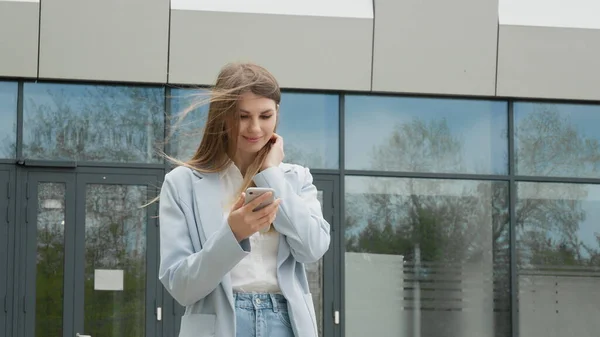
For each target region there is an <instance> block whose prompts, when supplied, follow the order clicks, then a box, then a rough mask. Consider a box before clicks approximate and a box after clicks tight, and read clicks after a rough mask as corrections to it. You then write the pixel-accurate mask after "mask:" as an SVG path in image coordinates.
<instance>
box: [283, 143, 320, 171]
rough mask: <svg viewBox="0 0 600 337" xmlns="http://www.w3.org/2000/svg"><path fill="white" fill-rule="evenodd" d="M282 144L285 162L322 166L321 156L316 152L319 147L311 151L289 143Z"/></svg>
mask: <svg viewBox="0 0 600 337" xmlns="http://www.w3.org/2000/svg"><path fill="white" fill-rule="evenodd" d="M283 136H284V135H283ZM283 136H282V137H283ZM284 146H285V149H284V151H285V159H284V161H285V162H286V163H293V164H298V165H303V166H306V167H323V166H324V165H325V160H324V159H323V156H322V155H321V154H320V153H319V152H318V150H319V149H314V151H313V152H311V151H310V150H309V149H302V148H299V147H298V146H294V145H293V144H289V143H285V144H284Z"/></svg>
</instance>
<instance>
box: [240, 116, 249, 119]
mask: <svg viewBox="0 0 600 337" xmlns="http://www.w3.org/2000/svg"><path fill="white" fill-rule="evenodd" d="M240 118H241V119H246V118H248V116H240Z"/></svg>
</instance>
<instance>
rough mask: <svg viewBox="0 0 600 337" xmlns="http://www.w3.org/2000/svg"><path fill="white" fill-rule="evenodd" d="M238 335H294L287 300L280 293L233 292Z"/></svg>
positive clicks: (249, 336)
mask: <svg viewBox="0 0 600 337" xmlns="http://www.w3.org/2000/svg"><path fill="white" fill-rule="evenodd" d="M233 297H234V299H235V317H236V321H237V325H236V334H235V336H236V337H294V332H293V331H292V325H291V323H290V316H289V315H288V307H287V300H286V299H285V297H283V295H280V294H243V293H237V294H233Z"/></svg>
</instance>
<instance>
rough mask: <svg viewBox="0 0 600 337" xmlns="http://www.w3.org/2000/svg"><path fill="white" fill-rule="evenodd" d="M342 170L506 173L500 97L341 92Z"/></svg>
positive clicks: (503, 110)
mask: <svg viewBox="0 0 600 337" xmlns="http://www.w3.org/2000/svg"><path fill="white" fill-rule="evenodd" d="M345 107H346V111H345V128H346V130H345V131H346V144H345V148H346V169H349V170H375V171H399V172H439V173H481V174H506V173H507V172H508V141H507V139H508V138H507V129H508V123H507V122H508V109H507V104H506V103H505V102H493V101H476V100H460V99H435V98H415V97H392V96H355V95H351V96H346V100H345Z"/></svg>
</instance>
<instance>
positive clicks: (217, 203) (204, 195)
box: [193, 173, 223, 243]
mask: <svg viewBox="0 0 600 337" xmlns="http://www.w3.org/2000/svg"><path fill="white" fill-rule="evenodd" d="M193 191H194V203H195V207H196V211H197V212H198V214H197V216H198V217H199V218H200V219H199V220H200V221H199V224H200V225H201V226H200V228H199V231H201V232H202V233H201V234H204V238H203V239H204V240H201V242H202V243H204V241H205V240H206V238H208V237H210V236H211V235H212V234H213V233H214V232H216V231H217V230H219V228H220V227H221V226H222V225H223V205H222V204H221V199H222V195H223V188H222V186H221V183H220V181H219V175H218V174H217V173H211V174H203V175H202V176H200V179H198V180H196V182H195V183H194V189H193ZM201 239H202V238H201Z"/></svg>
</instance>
